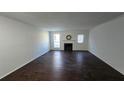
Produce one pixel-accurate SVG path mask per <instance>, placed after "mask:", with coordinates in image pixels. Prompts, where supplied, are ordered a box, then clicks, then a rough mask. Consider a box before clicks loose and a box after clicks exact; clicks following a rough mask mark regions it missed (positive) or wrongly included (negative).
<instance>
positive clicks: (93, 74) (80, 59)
mask: <svg viewBox="0 0 124 93" xmlns="http://www.w3.org/2000/svg"><path fill="white" fill-rule="evenodd" d="M39 80H41V81H48V80H54V81H57V80H64V81H82V80H86V81H91V80H92V81H94V80H95V81H96V80H97V81H103V80H110V81H113V80H116V81H120V80H124V76H123V75H122V74H120V73H119V72H118V71H116V70H115V69H113V68H112V67H110V66H109V65H107V64H106V63H105V62H103V61H101V60H100V59H98V58H97V57H95V56H94V55H92V54H91V53H89V52H64V51H50V52H48V53H46V54H45V55H43V56H41V57H39V58H38V59H36V60H34V61H33V62H31V63H29V64H27V65H25V66H24V67H22V68H20V69H18V70H17V71H15V72H13V73H12V74H10V75H8V76H6V77H4V78H3V79H1V81H39Z"/></svg>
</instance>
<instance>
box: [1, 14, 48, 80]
mask: <svg viewBox="0 0 124 93" xmlns="http://www.w3.org/2000/svg"><path fill="white" fill-rule="evenodd" d="M48 50H49V37H48V32H42V31H40V30H38V29H36V28H34V27H32V26H30V25H28V24H24V23H21V22H18V21H16V20H11V19H9V18H6V17H3V16H0V78H2V77H3V76H5V75H7V74H9V73H10V72H12V71H14V70H16V69H18V68H19V67H21V66H23V65H25V64H26V63H28V62H30V61H32V60H33V59H35V58H37V57H39V56H40V55H42V54H44V53H46V52H47V51H48Z"/></svg>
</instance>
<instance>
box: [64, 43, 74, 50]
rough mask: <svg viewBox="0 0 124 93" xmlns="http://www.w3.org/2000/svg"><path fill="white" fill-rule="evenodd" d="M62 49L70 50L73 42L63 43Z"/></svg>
mask: <svg viewBox="0 0 124 93" xmlns="http://www.w3.org/2000/svg"><path fill="white" fill-rule="evenodd" d="M64 50H65V51H72V50H73V44H72V43H64Z"/></svg>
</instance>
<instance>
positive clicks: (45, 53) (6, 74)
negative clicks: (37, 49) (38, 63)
mask: <svg viewBox="0 0 124 93" xmlns="http://www.w3.org/2000/svg"><path fill="white" fill-rule="evenodd" d="M47 52H49V50H48V51H45V52H44V53H42V54H41V55H39V56H37V57H35V58H33V59H31V60H30V61H28V62H26V63H25V64H22V65H20V66H19V67H17V68H15V69H13V70H12V71H10V72H8V73H7V74H5V75H3V76H2V77H0V79H2V78H4V77H6V76H7V75H9V74H11V73H12V72H14V71H16V70H18V69H20V68H21V67H23V66H25V65H26V64H28V63H30V62H32V61H33V60H35V59H37V58H38V57H40V56H42V55H44V54H46V53H47Z"/></svg>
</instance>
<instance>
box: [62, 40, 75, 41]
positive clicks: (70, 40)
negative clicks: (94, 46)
mask: <svg viewBox="0 0 124 93" xmlns="http://www.w3.org/2000/svg"><path fill="white" fill-rule="evenodd" d="M63 41H75V40H63Z"/></svg>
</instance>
